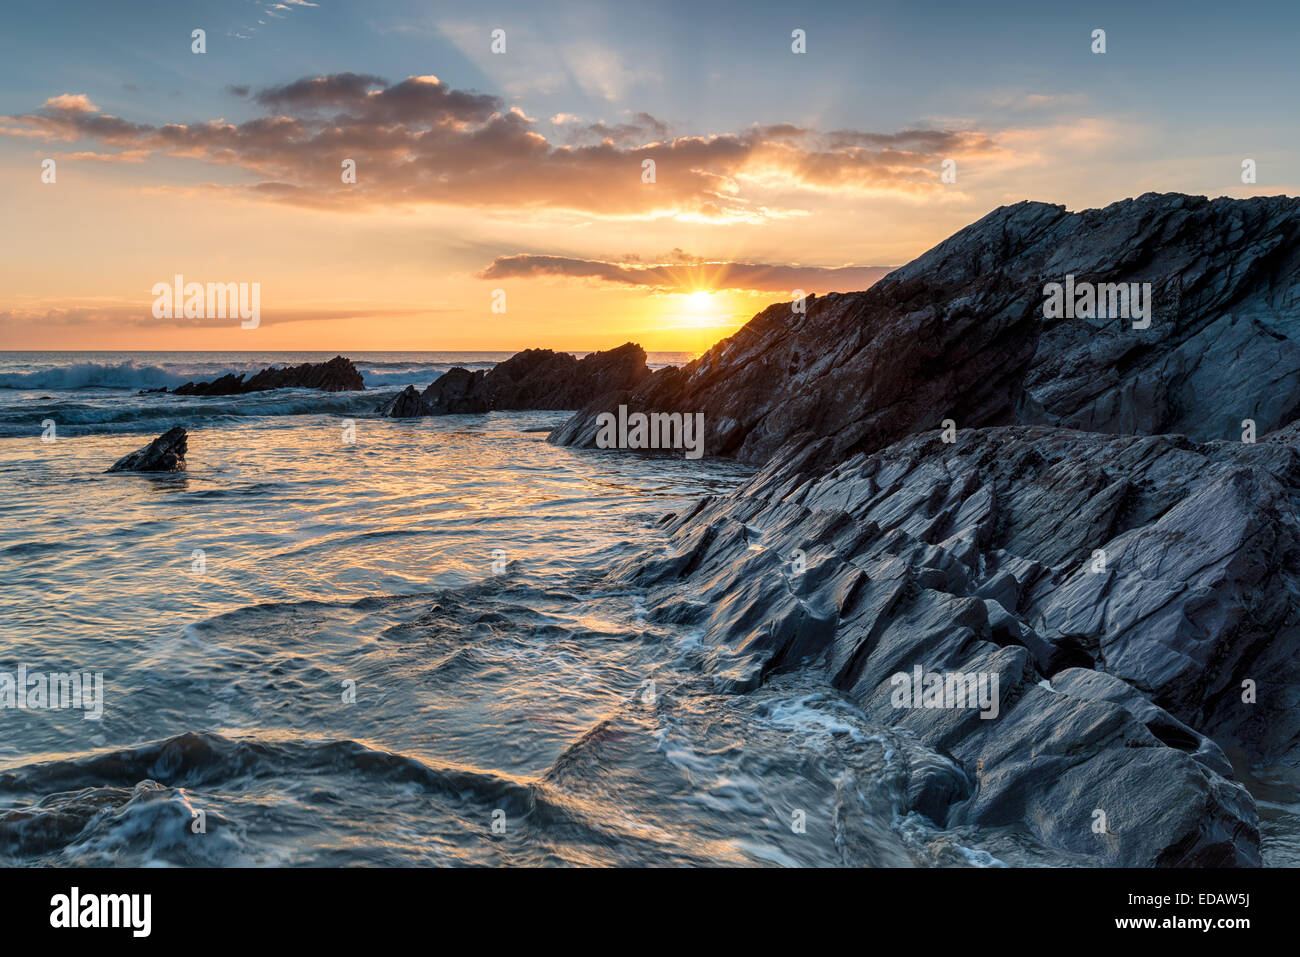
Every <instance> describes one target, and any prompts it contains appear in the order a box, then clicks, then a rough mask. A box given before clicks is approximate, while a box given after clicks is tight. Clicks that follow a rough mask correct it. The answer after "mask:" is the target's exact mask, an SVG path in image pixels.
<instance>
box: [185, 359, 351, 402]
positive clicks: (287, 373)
mask: <svg viewBox="0 0 1300 957" xmlns="http://www.w3.org/2000/svg"><path fill="white" fill-rule="evenodd" d="M365 387H366V384H365V382H364V381H363V380H362V378H361V373H360V372H358V371H357V367H356V366H354V365H353V364H352V360H351V359H345V358H343V357H342V356H335V357H334V358H333V359H331V360H329V362H304V363H303V364H302V365H297V366H288V367H286V368H282V369H281V368H275V367H271V368H267V369H263V370H262V371H261V372H258V373H256V374H255V375H254V376H253V377H252V378H251V379H248V380H245V379H244V375H243V373H240V374H239V375H234V374H233V373H227V374H226V375H223V376H222V377H221V378H219V379H214V380H213V381H211V382H187V383H185V384H184V385H182V386H177V387H176V388H175V389H173V390H172V392H173V393H175V394H176V395H243V394H244V393H247V392H266V391H269V390H270V389H320V390H321V391H322V392H360V391H362V390H363V389H365Z"/></svg>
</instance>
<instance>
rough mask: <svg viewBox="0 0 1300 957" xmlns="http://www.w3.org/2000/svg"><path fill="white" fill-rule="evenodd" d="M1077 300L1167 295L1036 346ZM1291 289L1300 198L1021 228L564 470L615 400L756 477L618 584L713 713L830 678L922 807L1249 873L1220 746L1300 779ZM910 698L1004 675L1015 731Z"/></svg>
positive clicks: (1023, 218) (592, 412)
mask: <svg viewBox="0 0 1300 957" xmlns="http://www.w3.org/2000/svg"><path fill="white" fill-rule="evenodd" d="M1067 275H1069V276H1073V277H1074V278H1075V279H1076V280H1077V281H1078V282H1080V283H1084V282H1094V283H1103V282H1105V283H1110V282H1115V283H1119V282H1125V283H1129V282H1132V283H1148V282H1149V283H1151V287H1150V289H1151V294H1152V303H1153V309H1152V314H1151V319H1152V321H1151V323H1150V326H1149V327H1147V328H1135V322H1134V321H1131V320H1130V319H1128V318H1121V317H1112V318H1109V319H1105V320H1101V319H1094V318H1075V319H1051V320H1045V319H1044V318H1043V315H1044V313H1043V301H1044V285H1045V284H1046V283H1050V282H1061V281H1063V280H1064V278H1065V277H1066V276H1067ZM1298 289H1300V200H1295V199H1288V198H1281V197H1279V198H1272V199H1251V200H1227V199H1223V200H1214V201H1209V200H1206V199H1203V198H1193V197H1186V196H1180V195H1154V194H1151V195H1147V196H1143V197H1141V198H1139V199H1137V200H1129V201H1125V202H1122V203H1117V204H1114V205H1113V206H1109V207H1107V208H1105V209H1102V210H1089V211H1086V212H1082V213H1077V214H1071V213H1067V212H1065V211H1064V210H1063V209H1062V208H1060V207H1055V206H1046V205H1043V204H1038V203H1021V204H1018V205H1016V206H1011V207H1006V208H1004V209H1000V210H997V211H995V212H994V213H992V214H990V215H989V216H987V217H985V218H984V219H982V220H980V221H979V222H978V223H975V224H974V225H972V226H970V227H968V228H966V229H964V230H962V231H961V232H959V233H957V234H956V235H954V236H953V237H952V238H950V239H948V240H947V241H945V242H944V243H941V244H940V245H939V246H937V247H935V248H934V249H932V250H931V251H930V252H928V253H926V254H925V255H923V256H921V257H920V258H919V259H917V260H916V261H914V262H912V263H910V264H909V265H907V266H904V267H903V268H901V269H898V270H895V271H894V272H893V273H891V274H890V275H889V276H888V277H886V278H885V279H883V280H881V282H880V283H878V284H877V285H876V286H874V287H872V288H871V289H870V290H868V291H867V292H863V293H852V294H847V295H831V296H825V297H820V298H817V299H815V300H810V301H809V302H808V303H807V311H806V313H801V312H798V311H797V310H795V309H793V308H792V306H791V305H790V304H786V303H783V304H780V305H778V306H773V307H771V308H769V309H768V310H765V311H764V312H762V313H760V314H759V315H758V316H756V317H755V318H754V319H753V320H752V321H751V322H750V323H749V324H748V325H747V326H746V327H745V328H744V329H742V330H740V332H738V333H737V334H736V335H734V336H732V337H731V338H730V339H727V340H725V341H723V342H721V343H719V344H718V345H717V346H715V347H714V348H712V349H711V350H709V352H707V353H706V354H705V355H704V356H702V357H701V358H700V359H698V360H696V361H695V362H692V363H690V364H689V365H687V366H685V367H684V368H681V369H665V370H661V371H659V372H656V373H655V374H654V375H653V376H651V377H650V378H649V379H648V380H647V381H646V382H645V383H643V384H642V385H641V386H639V387H637V388H634V389H630V390H627V391H625V392H624V393H622V394H621V395H619V396H613V397H611V396H605V397H602V398H601V399H599V400H598V401H597V402H595V403H592V404H589V405H588V407H586V408H585V409H583V410H581V411H580V412H578V413H577V414H575V415H574V416H573V417H572V418H571V419H570V420H569V421H568V422H567V423H566V424H565V425H564V426H562V427H561V428H559V429H557V430H555V432H553V433H552V435H551V436H550V439H551V441H555V442H561V443H567V444H576V445H590V444H592V442H593V440H594V435H595V425H594V420H595V416H596V414H598V413H599V412H601V411H611V410H612V407H613V405H616V404H617V403H618V402H620V401H621V402H623V403H626V404H628V405H629V406H630V407H631V408H633V409H638V410H642V411H681V412H696V411H703V412H704V413H705V416H706V430H707V431H706V436H707V444H706V448H707V450H708V451H709V452H710V453H711V454H723V455H732V456H735V457H737V458H739V459H742V460H744V461H748V462H753V463H756V464H760V465H761V466H762V468H761V469H760V470H759V471H758V472H757V473H756V474H755V475H754V476H753V477H752V478H751V480H750V481H749V482H748V483H746V484H745V485H744V486H742V487H741V488H739V489H737V490H735V491H734V492H731V493H729V494H727V495H724V496H721V497H716V498H715V497H710V498H706V499H703V500H701V501H700V502H698V503H697V504H696V505H695V506H694V507H693V508H692V509H690V510H688V511H687V512H686V513H685V514H682V515H675V516H667V517H666V518H665V520H664V523H663V525H664V530H665V533H666V535H667V539H666V541H665V542H664V543H663V545H662V547H661V548H660V549H659V550H658V551H657V552H656V553H654V554H652V555H650V556H648V557H642V558H640V559H638V560H632V561H628V562H626V563H625V564H623V565H621V566H619V567H618V568H616V569H614V570H613V571H612V572H611V573H610V580H611V584H613V585H615V586H616V587H629V586H630V587H634V588H639V589H645V590H646V591H647V592H648V599H647V601H648V604H649V605H650V608H651V612H650V613H651V616H652V617H653V618H655V619H656V620H659V621H664V622H672V623H677V624H680V625H682V626H685V627H691V628H698V629H699V630H700V632H701V633H702V635H703V645H704V650H703V652H702V653H701V654H700V656H699V661H700V665H701V667H702V668H704V669H705V670H706V672H708V673H711V674H712V675H713V676H714V681H715V683H716V686H717V688H718V689H719V691H722V692H727V693H744V692H746V691H748V690H750V689H752V688H755V687H757V686H758V685H760V684H761V683H763V682H765V681H767V680H768V679H769V678H770V677H772V676H773V675H775V674H777V673H779V672H782V671H785V670H788V669H796V668H798V669H809V668H811V669H817V670H819V671H821V673H823V674H824V675H825V678H826V680H827V681H828V682H829V683H830V684H832V685H833V686H835V687H837V688H839V689H840V690H841V691H842V692H843V693H844V694H846V695H847V696H848V697H850V698H851V699H852V700H853V701H855V702H856V703H857V704H858V705H859V706H860V707H861V708H862V709H863V710H864V711H865V712H866V713H867V714H868V715H870V716H871V717H872V718H874V719H875V720H876V721H877V722H878V723H879V724H880V725H881V726H883V727H888V728H890V729H892V730H893V731H894V732H896V733H899V734H901V735H903V736H904V737H905V739H906V740H908V741H913V742H916V743H917V744H919V745H920V746H921V747H922V748H923V749H924V752H925V753H929V754H931V755H933V756H934V757H933V760H916V761H915V762H914V763H913V770H912V773H911V776H910V778H909V780H908V781H907V783H906V787H905V788H904V789H903V794H904V795H905V797H904V801H905V804H906V806H905V807H904V808H902V810H904V811H906V810H912V811H916V812H917V813H920V814H923V815H924V816H925V817H927V818H929V819H930V820H931V821H932V822H934V823H935V824H937V825H939V826H944V827H954V826H959V825H963V824H974V825H981V826H984V827H1003V826H1005V827H1013V828H1023V829H1027V830H1028V831H1029V832H1031V833H1033V834H1034V835H1035V836H1036V837H1037V838H1038V839H1039V840H1040V841H1042V842H1044V843H1046V844H1047V845H1049V846H1052V847H1055V848H1058V849H1061V850H1064V851H1067V852H1070V853H1075V854H1078V855H1080V859H1081V860H1084V861H1091V862H1094V863H1103V864H1113V865H1125V866H1152V865H1171V866H1192V865H1196V866H1202V865H1254V864H1258V863H1259V860H1260V851H1259V841H1260V838H1259V827H1258V813H1257V811H1256V808H1255V802H1254V800H1253V798H1252V797H1251V796H1250V794H1249V793H1248V792H1247V791H1246V790H1245V788H1244V787H1242V786H1241V785H1240V784H1238V783H1236V782H1235V781H1234V780H1233V769H1232V766H1231V765H1230V763H1229V762H1228V760H1227V758H1226V757H1225V753H1224V750H1223V748H1225V747H1226V748H1231V749H1234V750H1235V751H1236V752H1238V753H1240V754H1243V755H1244V756H1245V759H1246V760H1251V761H1261V762H1267V763H1270V764H1274V765H1277V764H1283V765H1300V717H1298V716H1297V711H1296V704H1297V703H1298V702H1300V517H1298V513H1297V504H1298V503H1300V421H1295V420H1296V418H1297V415H1298V414H1300V294H1298V293H1297V290H1298ZM1136 325H1138V326H1140V325H1141V323H1136ZM944 420H952V421H951V422H948V423H945V422H944ZM1244 420H1252V421H1251V423H1250V427H1249V428H1247V427H1246V425H1245V423H1244ZM945 426H946V427H945ZM1085 429H1086V430H1087V431H1083V430H1085ZM1256 437H1258V439H1259V441H1255V438H1256ZM917 669H919V670H920V672H921V674H922V675H926V676H933V675H939V676H941V677H942V676H954V675H955V676H975V675H978V676H982V677H983V678H985V679H988V683H989V686H990V687H992V686H994V683H993V681H992V679H993V677H994V676H996V679H997V681H996V687H997V689H998V694H997V707H996V708H994V709H993V711H994V712H995V715H991V716H989V717H982V716H981V712H980V711H979V710H977V709H974V708H971V707H961V706H957V707H952V706H932V705H933V702H932V703H931V705H925V704H922V703H920V702H913V703H909V702H908V701H907V700H905V699H904V700H902V701H901V702H900V699H899V698H898V697H897V696H896V692H897V689H898V688H899V687H900V684H899V683H898V681H897V678H898V677H899V676H909V675H914V674H915V673H916V671H917ZM939 704H941V705H942V704H943V702H942V700H940V701H939ZM1099 811H1100V812H1101V817H1100V818H1099V817H1098V812H1099ZM1099 821H1100V822H1101V824H1100V826H1099Z"/></svg>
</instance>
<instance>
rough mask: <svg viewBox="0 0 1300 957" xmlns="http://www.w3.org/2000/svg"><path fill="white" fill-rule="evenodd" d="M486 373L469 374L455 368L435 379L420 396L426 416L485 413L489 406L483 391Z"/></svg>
mask: <svg viewBox="0 0 1300 957" xmlns="http://www.w3.org/2000/svg"><path fill="white" fill-rule="evenodd" d="M486 376H487V372H485V371H484V370H482V369H477V370H475V371H473V372H471V371H470V370H468V369H462V368H460V367H459V366H457V367H456V368H455V369H451V370H448V371H447V372H444V373H443V374H442V375H440V376H439V377H438V378H437V379H435V380H434V381H433V382H432V383H431V384H430V385H429V387H428V388H427V389H425V390H424V392H423V393H422V395H421V399H423V401H424V403H425V405H426V406H427V407H428V409H429V411H428V412H427V413H426V414H427V415H456V414H459V413H463V412H487V411H488V410H489V409H490V408H491V406H490V405H489V404H488V399H487V395H486V393H485V390H484V389H483V380H484V378H486Z"/></svg>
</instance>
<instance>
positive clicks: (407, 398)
mask: <svg viewBox="0 0 1300 957" xmlns="http://www.w3.org/2000/svg"><path fill="white" fill-rule="evenodd" d="M375 411H376V412H378V413H379V414H380V415H386V416H388V417H389V418H393V419H408V418H413V417H415V416H421V415H429V414H430V412H429V405H428V403H426V402H425V401H424V398H423V397H422V396H421V395H420V393H418V392H416V391H415V386H413V385H408V386H407V387H406V388H405V389H403V390H402V391H401V392H399V393H397V395H395V396H394V397H393V398H391V399H389V400H388V401H387V402H384V403H383V404H381V405H380V406H379V408H377V409H376V410H375Z"/></svg>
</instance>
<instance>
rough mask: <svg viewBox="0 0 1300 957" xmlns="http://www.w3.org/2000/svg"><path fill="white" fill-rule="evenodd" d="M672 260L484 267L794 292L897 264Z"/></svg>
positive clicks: (490, 275)
mask: <svg viewBox="0 0 1300 957" xmlns="http://www.w3.org/2000/svg"><path fill="white" fill-rule="evenodd" d="M667 258H668V259H669V261H668V262H659V263H655V264H643V263H641V262H640V261H639V260H633V261H627V262H609V261H606V260H599V259H570V258H568V257H565V256H538V255H527V254H521V255H516V256H501V257H499V258H498V259H496V260H495V261H494V262H493V263H492V265H491V266H489V267H488V268H487V269H485V270H483V272H481V273H479V277H478V278H480V279H490V280H509V279H528V278H538V277H543V276H558V277H565V278H570V279H590V280H596V281H598V282H607V283H615V284H619V285H625V286H641V287H645V288H649V289H654V290H656V291H660V292H683V293H684V292H695V291H697V290H700V289H708V290H717V289H741V290H754V291H758V292H776V293H781V294H783V295H784V294H789V293H791V292H793V291H794V290H795V289H802V290H804V291H805V292H818V293H820V292H849V291H852V290H859V289H866V288H867V287H868V286H870V285H871V284H872V283H874V282H876V280H878V279H880V278H881V277H882V276H884V275H885V274H886V273H888V272H889V271H890V270H891V269H892V268H893V267H892V266H791V265H773V264H770V263H747V262H721V261H709V260H706V259H702V258H700V257H696V256H690V255H688V254H687V253H684V252H682V251H681V250H680V249H675V250H673V252H672V253H671V254H670V255H669V257H667Z"/></svg>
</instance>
